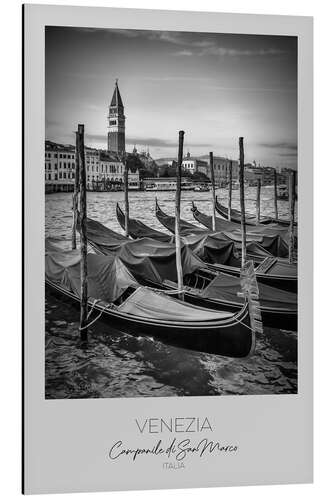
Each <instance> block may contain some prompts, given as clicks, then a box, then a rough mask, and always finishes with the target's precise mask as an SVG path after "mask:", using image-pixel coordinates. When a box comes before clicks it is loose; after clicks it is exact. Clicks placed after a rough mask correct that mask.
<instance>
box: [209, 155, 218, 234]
mask: <svg viewBox="0 0 333 500" xmlns="http://www.w3.org/2000/svg"><path fill="white" fill-rule="evenodd" d="M209 165H210V180H211V182H212V198H213V206H212V209H213V215H212V230H213V231H216V211H215V204H216V196H215V173H214V156H213V153H212V152H210V153H209Z"/></svg>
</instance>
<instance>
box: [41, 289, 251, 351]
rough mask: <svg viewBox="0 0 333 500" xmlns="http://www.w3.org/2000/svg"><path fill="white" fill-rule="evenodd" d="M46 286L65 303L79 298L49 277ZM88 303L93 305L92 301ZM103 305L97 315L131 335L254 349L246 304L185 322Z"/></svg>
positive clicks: (187, 345) (199, 347)
mask: <svg viewBox="0 0 333 500" xmlns="http://www.w3.org/2000/svg"><path fill="white" fill-rule="evenodd" d="M46 285H47V287H48V288H49V289H50V290H51V291H52V292H54V293H56V294H57V295H59V296H61V297H62V298H64V299H66V303H67V302H68V300H70V301H71V303H73V304H76V305H79V303H80V299H79V297H78V296H77V295H75V294H74V293H72V292H71V291H69V290H67V289H66V288H64V287H62V286H60V285H59V284H56V283H53V282H51V281H49V280H46ZM89 302H90V305H91V306H92V305H93V300H90V301H89ZM105 306H106V304H105V303H103V302H101V303H99V304H97V305H95V307H94V310H96V314H97V313H98V312H102V311H103V313H102V316H101V319H100V320H102V321H104V322H106V323H107V324H108V325H109V326H110V327H111V328H114V329H117V330H119V331H121V332H124V333H128V334H131V335H134V336H146V337H153V338H155V339H158V340H161V341H163V342H165V343H167V344H170V345H173V346H177V347H181V348H184V349H190V350H194V351H199V352H204V353H209V354H214V355H217V356H227V357H235V358H243V357H247V356H249V355H250V354H251V353H252V352H253V351H254V348H255V333H254V332H253V331H252V330H251V326H250V315H249V309H248V306H247V305H245V306H244V307H243V308H242V309H241V311H239V313H238V314H237V315H235V316H232V318H228V319H223V320H220V321H216V320H215V321H206V322H188V323H187V322H179V321H160V320H158V319H155V318H142V317H138V316H133V315H130V314H125V313H122V312H121V311H119V310H118V309H117V307H116V306H115V307H110V308H109V309H105ZM100 320H99V321H100Z"/></svg>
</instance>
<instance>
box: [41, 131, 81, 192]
mask: <svg viewBox="0 0 333 500" xmlns="http://www.w3.org/2000/svg"><path fill="white" fill-rule="evenodd" d="M44 158H45V191H46V192H53V191H72V190H73V188H72V186H73V183H74V177H75V147H74V146H71V145H64V144H56V143H54V142H51V141H45V156H44Z"/></svg>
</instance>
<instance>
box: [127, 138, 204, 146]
mask: <svg viewBox="0 0 333 500" xmlns="http://www.w3.org/2000/svg"><path fill="white" fill-rule="evenodd" d="M126 142H127V144H136V145H138V146H152V147H163V148H174V147H177V146H178V142H177V141H170V140H167V139H162V138H158V137H127V138H126ZM186 146H188V147H189V146H198V147H209V146H211V144H206V143H188V142H187V143H186Z"/></svg>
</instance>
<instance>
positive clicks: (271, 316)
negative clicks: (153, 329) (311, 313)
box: [90, 241, 297, 331]
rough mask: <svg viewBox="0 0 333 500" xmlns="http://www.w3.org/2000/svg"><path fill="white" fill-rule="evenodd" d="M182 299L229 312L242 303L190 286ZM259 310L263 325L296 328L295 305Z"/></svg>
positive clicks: (205, 273) (205, 275) (209, 275)
mask: <svg viewBox="0 0 333 500" xmlns="http://www.w3.org/2000/svg"><path fill="white" fill-rule="evenodd" d="M90 244H91V246H92V248H93V249H94V250H95V251H96V252H97V253H100V254H104V255H105V250H103V249H101V248H100V247H99V246H98V245H96V244H95V243H94V242H92V241H90ZM211 267H214V266H211ZM219 272H220V270H219ZM194 274H195V276H194V277H193V279H194V281H195V282H200V281H202V280H209V281H210V280H212V279H213V278H214V277H215V276H216V275H217V274H219V273H217V272H216V270H214V269H211V270H210V269H209V268H208V266H207V267H206V268H203V269H200V270H199V271H197V272H196V273H194ZM225 274H227V273H225ZM134 276H135V273H134ZM135 277H136V279H138V281H139V282H140V283H141V284H142V285H144V286H148V287H151V288H158V289H160V290H162V291H163V290H164V291H169V290H174V289H175V288H176V283H173V282H170V281H163V282H162V283H156V282H154V281H149V280H147V279H145V280H143V279H142V277H138V276H135ZM187 278H188V277H185V283H186V279H187ZM269 284H270V283H269ZM259 289H260V286H259ZM199 290H200V288H199ZM184 300H185V302H188V303H190V304H193V305H196V306H199V307H204V308H207V309H214V310H223V311H230V312H237V311H240V310H241V309H242V307H243V305H242V303H240V302H237V301H235V300H225V299H224V298H221V297H219V298H218V299H215V298H214V299H212V298H208V297H202V295H200V293H198V291H197V290H196V289H195V288H193V287H191V286H186V287H185V290H184ZM259 300H260V295H259ZM260 311H261V315H262V319H263V324H264V326H268V327H271V328H280V329H284V330H292V331H296V330H297V307H284V308H281V307H276V308H275V307H263V305H262V304H260Z"/></svg>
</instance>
